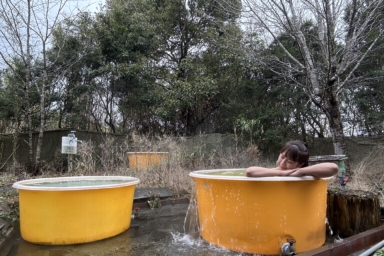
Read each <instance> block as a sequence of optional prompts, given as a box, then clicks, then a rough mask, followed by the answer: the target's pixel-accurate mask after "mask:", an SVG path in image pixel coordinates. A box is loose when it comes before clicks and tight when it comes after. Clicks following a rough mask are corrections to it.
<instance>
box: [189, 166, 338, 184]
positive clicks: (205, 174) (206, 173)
mask: <svg viewBox="0 0 384 256" xmlns="http://www.w3.org/2000/svg"><path fill="white" fill-rule="evenodd" d="M242 170H244V171H245V168H235V169H211V170H199V171H193V172H190V173H189V176H190V177H193V178H199V179H210V180H243V181H303V180H319V178H316V177H313V176H303V177H289V176H284V177H281V176H271V177H246V176H231V175H228V176H227V175H214V173H215V172H223V171H228V172H233V171H242ZM333 177H334V176H330V177H323V178H320V179H321V180H329V179H332V178H333Z"/></svg>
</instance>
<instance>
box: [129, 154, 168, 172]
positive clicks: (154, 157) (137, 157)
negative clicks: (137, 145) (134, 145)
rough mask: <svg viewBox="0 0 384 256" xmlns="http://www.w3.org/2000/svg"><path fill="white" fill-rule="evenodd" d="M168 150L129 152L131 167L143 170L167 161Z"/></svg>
mask: <svg viewBox="0 0 384 256" xmlns="http://www.w3.org/2000/svg"><path fill="white" fill-rule="evenodd" d="M167 159H168V152H128V161H129V168H130V169H132V170H143V169H148V168H149V167H154V166H156V165H159V164H161V163H164V162H166V161H167Z"/></svg>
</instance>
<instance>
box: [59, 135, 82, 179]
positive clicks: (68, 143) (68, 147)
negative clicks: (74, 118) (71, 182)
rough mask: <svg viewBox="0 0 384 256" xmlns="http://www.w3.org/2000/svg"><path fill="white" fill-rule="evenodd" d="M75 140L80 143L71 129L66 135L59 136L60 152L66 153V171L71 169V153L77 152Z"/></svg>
mask: <svg viewBox="0 0 384 256" xmlns="http://www.w3.org/2000/svg"><path fill="white" fill-rule="evenodd" d="M77 142H79V143H81V140H78V139H77V138H76V136H75V131H71V133H69V134H68V136H66V137H61V153H62V154H68V172H71V171H72V155H75V154H77Z"/></svg>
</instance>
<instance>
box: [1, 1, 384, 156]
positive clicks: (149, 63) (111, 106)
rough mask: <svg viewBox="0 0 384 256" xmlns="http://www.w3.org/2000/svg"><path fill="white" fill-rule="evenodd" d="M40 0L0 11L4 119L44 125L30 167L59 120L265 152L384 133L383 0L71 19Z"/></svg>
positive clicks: (8, 4)
mask: <svg viewBox="0 0 384 256" xmlns="http://www.w3.org/2000/svg"><path fill="white" fill-rule="evenodd" d="M43 2H44V3H43ZM43 2H39V1H32V0H29V1H27V2H26V5H22V4H24V2H23V3H22V2H18V3H17V4H14V3H13V1H2V2H1V4H2V5H3V10H4V11H2V12H1V13H0V20H1V23H0V24H1V26H2V30H1V36H0V42H1V43H2V45H1V51H0V52H1V53H0V56H1V57H2V62H1V65H2V66H1V67H2V72H1V73H0V76H1V84H0V85H1V88H0V115H1V116H2V121H1V126H0V128H1V131H2V132H16V133H17V132H25V131H28V132H29V133H30V134H32V132H36V131H38V132H39V133H40V134H41V137H40V139H39V143H38V144H37V145H38V146H37V147H36V148H35V149H34V148H32V146H31V145H32V141H29V145H30V147H31V152H30V154H31V156H32V158H31V163H38V162H39V160H38V154H39V150H38V148H39V145H41V141H42V135H43V131H44V130H46V129H57V128H75V129H81V130H91V131H103V132H112V133H121V134H127V133H129V132H131V131H136V132H140V133H145V134H150V135H156V134H172V135H194V134H198V133H212V132H220V133H233V132H236V133H238V134H241V135H242V136H243V138H244V141H246V142H247V143H249V144H257V145H260V146H261V147H262V148H265V149H268V148H271V147H275V146H277V145H280V144H281V143H282V142H284V141H286V140H288V139H302V140H305V141H308V142H310V141H311V140H312V139H313V138H314V137H327V136H332V137H333V140H334V149H335V154H347V149H346V146H345V143H344V139H343V138H344V136H345V135H349V136H356V135H378V134H382V133H383V129H384V126H383V123H382V121H381V120H382V117H383V106H384V99H383V93H382V92H381V91H382V75H383V68H382V67H383V62H382V58H381V56H382V54H381V51H382V48H381V46H382V43H383V42H384V41H383V36H382V25H383V21H382V13H383V12H382V10H383V8H382V6H383V5H382V0H380V1H352V2H351V1H343V0H339V1H337V0H329V1H316V0H313V1H309V0H295V1H293V0H292V1H285V2H276V1H274V0H257V1H256V0H255V1H253V0H246V1H236V0H220V1H214V0H208V1H207V0H205V1H202V0H192V1H186V0H185V1H184V0H181V1H172V0H156V1H152V0H151V1H150V0H129V1H122V0H109V1H107V2H106V5H105V6H104V7H103V8H102V9H101V10H100V11H99V12H97V13H94V14H91V13H87V12H78V13H77V14H76V16H71V17H68V16H61V14H62V8H63V6H64V4H65V3H66V2H65V1H58V0H57V1H56V0H54V1H51V2H50V3H46V1H43ZM52 5H55V6H56V9H54V10H56V11H57V12H54V13H55V15H53V16H52V12H50V13H49V15H48V16H44V15H46V14H47V13H48V12H44V10H47V8H48V9H49V8H50V7H52ZM34 8H38V9H34ZM44 8H45V9H44ZM29 11H30V12H29ZM38 11H39V12H40V14H39V15H38ZM11 15H14V16H11ZM12 17H13V18H12ZM29 18H30V20H29ZM17 19H19V20H17ZM30 138H32V136H30Z"/></svg>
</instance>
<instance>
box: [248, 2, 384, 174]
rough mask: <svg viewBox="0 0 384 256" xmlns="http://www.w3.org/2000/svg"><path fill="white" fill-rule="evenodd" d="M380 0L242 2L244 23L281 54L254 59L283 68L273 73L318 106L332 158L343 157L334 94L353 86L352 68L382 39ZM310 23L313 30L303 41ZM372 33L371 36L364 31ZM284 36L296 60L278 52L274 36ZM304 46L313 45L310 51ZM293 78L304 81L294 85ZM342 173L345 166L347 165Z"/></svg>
mask: <svg viewBox="0 0 384 256" xmlns="http://www.w3.org/2000/svg"><path fill="white" fill-rule="evenodd" d="M382 6H383V0H377V1H357V0H355V1H347V0H326V1H320V0H287V1H275V0H244V1H243V7H244V9H243V11H244V15H245V17H244V19H248V21H249V22H252V23H253V25H254V26H255V27H257V28H258V31H260V33H261V34H264V33H265V37H266V39H267V40H270V41H271V40H274V41H275V42H276V43H277V44H278V45H279V46H280V47H281V49H282V50H283V51H284V52H285V57H284V58H279V57H278V56H274V55H272V56H267V58H265V56H260V57H261V59H260V60H262V61H263V63H264V64H265V65H266V66H267V67H269V68H270V69H271V70H274V66H272V65H271V64H273V65H279V66H281V67H284V68H285V72H283V73H277V75H280V76H284V77H286V78H287V79H291V80H292V82H294V83H296V84H297V85H298V86H299V88H300V89H301V90H303V91H304V92H305V93H306V94H307V95H308V96H309V97H310V99H311V101H312V102H313V103H314V104H315V105H316V106H317V107H319V108H320V109H321V110H322V111H323V113H324V114H325V116H326V117H327V119H328V122H329V128H330V131H331V134H332V138H333V145H334V151H335V154H348V152H347V147H346V143H345V140H344V130H343V122H342V116H341V113H340V97H339V96H340V93H341V92H342V91H343V90H345V89H346V88H347V87H349V86H351V85H353V84H354V83H356V82H357V81H358V80H359V78H361V77H356V72H355V71H356V69H357V68H358V67H359V65H360V64H361V63H362V61H363V60H364V58H365V57H366V56H367V54H368V53H369V52H370V51H372V50H373V49H374V47H376V46H377V41H378V39H379V38H380V37H381V34H382V29H381V26H382V22H383V17H382V14H381V13H380V8H381V7H382ZM308 21H310V22H311V23H312V24H313V27H314V31H316V33H313V34H312V35H311V36H312V38H311V40H308V38H306V37H305V34H306V33H305V31H304V29H306V26H303V24H304V23H306V22H308ZM370 31H371V32H374V31H376V32H377V33H376V36H368V35H372V33H369V32H370ZM282 34H286V35H287V36H289V37H291V38H292V39H294V40H295V42H296V49H297V50H298V51H299V52H300V58H297V57H295V54H293V53H292V51H290V49H287V48H286V47H284V45H283V44H282V43H281V42H280V40H279V36H280V35H282ZM310 43H316V44H317V45H318V46H317V47H312V46H311V45H310ZM297 74H303V75H305V77H306V79H305V80H303V81H298V80H297V79H296V75H297ZM347 169H349V167H348V166H347Z"/></svg>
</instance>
